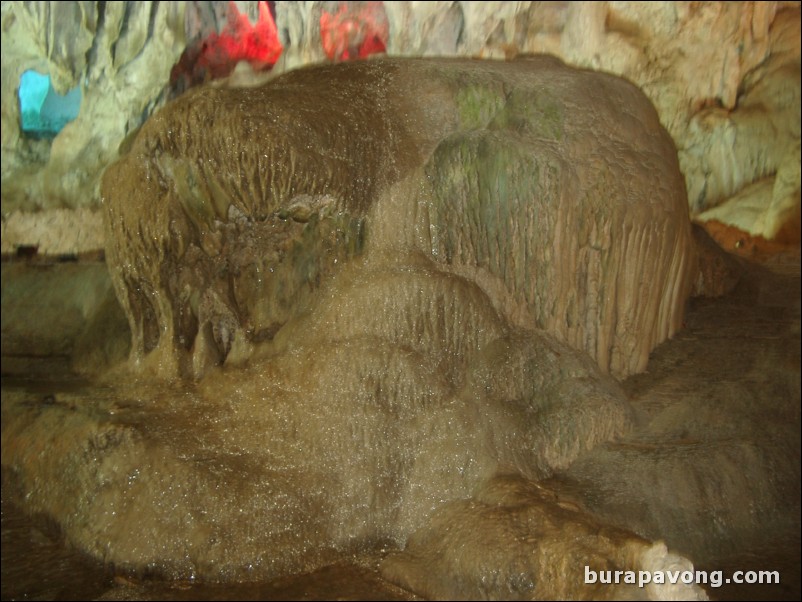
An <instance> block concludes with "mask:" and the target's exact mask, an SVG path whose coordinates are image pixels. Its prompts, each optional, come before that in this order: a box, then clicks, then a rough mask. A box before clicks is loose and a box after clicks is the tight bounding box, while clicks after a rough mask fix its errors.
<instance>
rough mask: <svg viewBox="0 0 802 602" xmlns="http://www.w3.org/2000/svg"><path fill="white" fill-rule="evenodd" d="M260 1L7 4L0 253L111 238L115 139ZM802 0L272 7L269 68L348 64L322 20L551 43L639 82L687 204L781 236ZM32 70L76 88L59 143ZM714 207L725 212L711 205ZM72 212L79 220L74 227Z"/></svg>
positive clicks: (551, 48)
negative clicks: (42, 115)
mask: <svg viewBox="0 0 802 602" xmlns="http://www.w3.org/2000/svg"><path fill="white" fill-rule="evenodd" d="M265 6H266V5H264V4H263V5H262V7H261V8H260V6H259V3H257V2H236V3H224V2H186V3H185V2H161V3H158V4H154V3H146V2H122V3H118V2H114V3H95V2H70V3H60V2H37V3H24V2H4V3H3V5H2V26H3V57H2V90H0V93H1V94H2V101H3V102H2V107H3V109H2V149H3V163H2V191H3V192H2V213H3V222H2V251H3V252H4V253H10V252H13V251H14V249H15V248H16V247H17V246H19V245H38V247H39V251H40V252H41V253H48V254H53V253H65V252H68V253H73V252H83V251H89V250H95V249H97V248H99V247H102V246H103V245H104V243H103V239H104V233H103V228H102V220H101V219H100V217H99V214H98V211H97V210H98V208H99V205H100V203H101V199H100V194H99V180H100V176H101V174H102V172H103V170H104V169H105V167H106V166H107V165H109V164H110V163H111V162H112V161H113V160H114V159H116V157H117V154H118V147H119V145H120V143H121V142H122V141H123V140H124V139H125V138H126V137H127V136H128V135H129V134H131V133H132V132H134V131H135V130H136V129H137V128H138V127H139V126H140V125H141V124H142V123H143V121H144V120H145V119H146V118H147V117H148V116H149V115H150V114H152V113H153V111H154V110H155V109H156V108H157V107H158V106H160V105H161V104H163V103H164V102H165V100H166V99H167V98H169V97H170V96H171V95H173V94H175V92H176V82H175V76H174V75H175V74H174V73H173V74H172V76H171V71H173V70H174V66H176V65H177V64H178V63H180V61H181V60H182V58H185V57H186V56H187V53H186V51H187V49H188V48H195V47H197V44H199V43H200V42H201V41H203V40H208V39H209V37H208V36H210V35H218V34H219V35H218V37H217V38H216V39H218V40H219V39H220V38H221V37H223V36H225V35H226V31H229V32H231V31H241V30H240V29H236V28H233V29H232V27H233V26H232V23H235V24H238V25H237V26H238V27H242V21H241V20H238V19H240V18H241V17H247V19H248V20H249V22H250V23H262V22H263V21H260V18H261V16H262V15H263V14H264V12H265ZM799 6H800V4H799V2H741V3H729V2H588V3H583V2H579V3H575V2H571V3H566V2H481V3H477V2H425V3H422V2H388V3H384V4H382V3H375V2H374V3H357V2H352V3H345V4H344V5H341V3H327V2H276V3H274V5H273V6H272V8H273V13H274V14H275V23H276V27H275V28H274V29H275V30H276V35H277V36H278V38H279V39H280V42H281V45H282V47H283V50H282V52H281V55H280V57H279V58H278V61H277V62H276V63H275V65H274V66H273V68H272V71H271V72H270V73H272V74H278V73H281V72H283V71H286V70H289V69H293V68H296V67H299V66H302V65H305V64H310V63H317V62H322V61H327V60H344V59H345V58H350V55H349V54H348V44H354V45H359V44H362V46H361V47H360V48H361V49H364V48H366V41H365V40H364V39H361V38H359V39H356V40H343V39H341V38H342V36H340V38H338V37H337V35H338V34H337V32H338V31H340V30H337V29H336V28H334V29H332V28H331V27H327V26H325V27H324V24H325V23H326V21H325V20H324V16H326V15H328V17H329V20H328V22H327V23H329V25H331V24H332V23H333V24H334V25H341V26H342V27H343V28H345V27H346V26H348V27H351V26H354V24H356V26H355V27H356V33H355V34H349V35H356V36H357V37H358V36H363V37H367V36H375V37H376V38H377V39H378V38H380V37H382V36H384V35H386V41H385V42H386V52H387V54H388V55H391V56H435V55H437V56H470V57H478V58H484V59H499V60H503V59H509V58H512V57H515V56H520V55H522V54H530V53H550V54H554V55H556V56H558V57H560V58H562V59H563V60H565V61H566V62H567V63H569V64H573V65H577V66H582V67H590V68H593V69H599V70H603V71H608V72H612V73H615V74H620V75H622V76H624V77H626V78H628V79H630V80H631V81H632V82H634V83H635V84H636V85H638V86H639V87H640V88H641V89H642V90H643V91H644V92H645V93H646V95H647V96H648V97H649V98H650V100H651V101H652V102H653V103H654V104H655V106H656V108H657V110H658V113H659V115H660V119H661V122H662V123H663V125H664V126H665V127H666V129H667V130H668V131H669V133H670V134H671V136H672V137H673V139H674V141H675V143H676V145H677V148H678V153H679V160H680V166H681V169H682V171H683V173H684V175H685V178H686V185H687V189H688V193H689V206H690V208H691V212H692V214H694V215H701V216H702V217H701V219H720V220H723V221H725V222H727V223H732V224H735V225H737V226H738V227H739V228H741V229H745V230H747V231H749V232H751V233H752V234H755V235H758V234H759V235H763V236H766V237H767V238H771V237H773V236H776V235H778V233H784V232H787V231H788V228H787V224H788V222H789V221H791V222H792V223H794V222H795V221H798V220H796V219H795V218H796V217H797V216H798V212H799V194H800V193H799V179H800V176H799V139H800V128H799V114H800V100H799V98H800V94H799V89H800V83H799V71H800V68H799V56H800V50H799V38H800V35H799V31H800V28H799V14H800V11H799ZM226 27H228V28H229V29H228V30H227V29H226ZM332 27H333V26H332ZM352 29H353V28H352ZM265 35H267V34H265ZM381 45H382V44H380V43H378V42H377V43H376V44H374V46H373V50H376V49H378V48H380V47H381ZM367 52H368V50H366V51H365V53H367ZM355 54H356V53H355V52H351V55H355ZM236 58H237V57H236V56H234V59H236ZM232 60H233V59H232ZM271 60H275V59H271ZM251 64H252V67H253V68H256V69H263V68H265V67H268V66H269V65H268V64H265V63H259V64H257V63H256V62H254V61H251ZM229 67H231V66H229ZM27 69H36V70H38V71H40V72H43V73H49V74H50V76H51V78H52V81H53V86H54V88H55V89H56V90H58V91H59V92H65V91H67V90H68V89H70V88H72V87H75V86H80V88H81V90H82V92H83V101H82V105H81V111H80V114H79V116H78V118H77V119H76V120H75V121H73V122H71V123H69V124H68V125H67V126H66V127H65V128H64V129H63V130H62V131H61V133H59V134H58V135H57V136H56V137H55V138H54V139H53V140H52V141H49V140H35V139H31V138H28V137H26V136H22V135H21V134H20V128H19V106H18V101H17V97H16V93H17V88H18V86H19V78H20V75H21V74H22V73H23V72H24V71H25V70H27ZM209 71H214V70H213V69H210V70H209ZM244 71H245V72H247V71H249V69H244ZM214 72H215V73H218V72H219V73H223V72H226V71H225V70H217V71H214ZM239 73H240V72H239V71H237V72H236V73H235V76H236V75H238V74H239ZM171 80H172V82H171ZM766 101H768V102H766ZM730 200H732V202H729V203H728V201H730ZM719 206H722V207H725V206H728V208H727V209H723V208H722V209H718V212H717V213H712V214H710V213H704V212H706V211H709V210H711V209H714V208H717V207H719ZM63 209H68V210H69V211H68V212H64V211H63ZM59 210H62V211H59ZM76 216H77V217H76ZM76 219H77V220H78V221H80V222H81V223H82V224H83V225H84V227H83V229H82V232H81V233H80V235H76V230H75V228H74V223H75V221H76ZM791 230H793V228H791ZM797 230H798V228H797ZM796 236H797V238H798V234H797V235H796ZM793 237H794V235H793V232H792V234H791V238H792V239H793Z"/></svg>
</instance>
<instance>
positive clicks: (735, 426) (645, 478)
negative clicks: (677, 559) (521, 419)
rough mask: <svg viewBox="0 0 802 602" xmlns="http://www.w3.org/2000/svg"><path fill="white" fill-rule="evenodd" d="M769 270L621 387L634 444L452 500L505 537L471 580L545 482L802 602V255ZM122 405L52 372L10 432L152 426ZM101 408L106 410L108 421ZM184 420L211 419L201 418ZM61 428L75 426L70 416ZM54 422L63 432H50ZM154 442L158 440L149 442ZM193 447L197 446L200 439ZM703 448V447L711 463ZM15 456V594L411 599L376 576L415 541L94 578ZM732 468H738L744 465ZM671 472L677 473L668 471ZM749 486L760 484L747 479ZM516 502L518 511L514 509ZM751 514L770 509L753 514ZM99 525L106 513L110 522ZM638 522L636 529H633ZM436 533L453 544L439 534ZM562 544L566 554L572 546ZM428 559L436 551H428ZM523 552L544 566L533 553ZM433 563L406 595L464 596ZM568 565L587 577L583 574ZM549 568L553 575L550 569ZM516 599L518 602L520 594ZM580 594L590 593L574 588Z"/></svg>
mask: <svg viewBox="0 0 802 602" xmlns="http://www.w3.org/2000/svg"><path fill="white" fill-rule="evenodd" d="M772 270H773V271H769V270H766V269H764V268H762V267H761V268H759V269H755V268H750V269H747V271H746V273H745V275H743V279H742V281H741V283H740V284H739V286H738V287H737V288H736V289H735V290H734V291H732V292H731V293H729V294H728V295H726V296H724V297H721V298H704V299H696V300H694V301H693V302H692V303H691V304H690V306H689V310H688V313H687V326H686V328H685V329H684V330H683V331H682V332H681V333H680V334H679V335H678V336H677V337H675V339H673V340H671V341H668V342H666V343H664V344H663V345H661V346H660V347H659V348H658V349H657V350H656V351H655V352H654V354H653V356H652V358H651V362H650V365H649V370H648V371H647V372H645V373H642V374H640V375H637V376H635V377H632V378H630V379H627V380H626V381H624V382H623V388H624V390H625V391H626V392H627V396H628V398H629V399H630V401H631V403H632V406H633V407H634V409H635V412H636V416H637V420H636V424H635V426H634V427H633V428H632V430H631V431H630V432H629V434H628V435H626V436H625V437H622V438H619V439H618V441H616V442H615V443H611V444H609V445H602V446H597V447H595V448H594V449H593V450H591V451H589V452H588V453H586V454H584V455H583V456H582V457H580V458H579V459H578V460H577V461H576V462H574V463H573V465H572V466H571V467H569V468H567V469H566V470H558V471H557V472H556V473H555V474H554V475H553V476H552V477H551V478H550V479H548V480H546V481H541V485H540V486H539V487H535V485H534V482H533V481H531V480H528V481H520V477H516V478H515V479H513V481H514V482H521V484H520V485H515V484H514V482H513V485H514V486H512V487H510V486H507V487H506V489H510V488H511V489H512V490H513V492H514V491H516V490H517V491H518V493H517V494H515V495H512V497H510V496H507V498H506V501H505V499H502V498H499V499H495V498H494V499H493V500H490V499H489V498H487V492H486V493H485V494H484V498H483V499H482V500H479V499H478V498H476V499H475V498H474V494H477V495H479V494H480V491H479V490H477V491H476V492H471V493H468V494H466V498H465V499H463V500H461V501H460V500H456V501H455V502H454V504H456V505H463V506H465V505H468V507H470V506H471V505H472V504H473V505H474V507H482V506H484V507H485V508H486V509H485V515H486V516H487V517H488V519H487V520H485V521H484V522H479V523H478V526H479V527H481V528H483V529H485V530H486V531H485V532H486V533H489V534H491V535H493V537H494V538H495V539H494V541H496V542H497V545H496V546H495V547H493V548H492V549H493V550H494V553H493V554H490V553H489V552H487V550H486V549H485V548H484V547H482V550H481V551H480V552H476V553H473V554H471V555H470V556H464V557H463V561H462V562H463V564H462V566H463V568H465V567H472V571H473V572H471V571H468V572H466V573H465V578H466V579H471V578H473V577H475V576H476V575H477V574H481V573H482V571H493V570H494V568H493V567H495V566H497V563H498V562H499V559H503V561H504V562H505V563H506V562H507V561H508V560H509V559H511V558H517V557H518V556H516V554H520V550H521V549H523V548H521V547H520V545H521V544H520V543H519V542H518V541H517V540H515V541H512V540H511V541H510V545H509V547H507V546H505V545H504V544H503V542H504V535H505V533H506V531H504V530H496V527H494V525H498V524H499V521H514V520H520V518H518V519H516V517H521V516H526V514H527V513H528V512H533V513H536V512H537V508H538V506H537V505H534V506H533V507H532V508H529V506H530V505H529V504H527V503H522V494H521V492H520V491H523V492H526V491H528V490H529V489H531V488H533V487H534V491H541V492H544V493H543V495H546V500H547V502H549V503H552V504H554V505H555V506H554V507H555V510H554V511H556V512H558V513H562V514H563V515H566V514H567V515H573V516H577V515H578V516H579V517H580V518H579V520H580V521H585V522H587V521H595V522H596V523H598V524H601V525H607V527H605V528H607V529H612V531H611V532H613V533H616V532H617V533H619V535H621V533H624V534H625V535H623V537H624V539H632V538H634V539H633V541H635V542H637V541H645V540H648V539H649V538H651V537H655V536H658V537H660V538H662V539H664V540H665V541H667V542H668V545H669V550H670V551H672V552H674V553H681V554H683V555H684V556H685V557H686V558H689V559H690V560H692V561H693V563H694V567H695V568H696V569H704V570H708V571H714V570H722V571H724V572H725V576H727V574H731V573H732V572H733V571H736V570H778V571H779V572H780V575H781V579H782V580H781V583H780V584H779V585H773V586H767V585H746V584H743V585H736V584H733V583H731V584H726V585H724V586H723V587H721V588H711V587H710V586H708V587H707V588H706V591H707V593H708V594H709V595H710V597H711V598H713V599H742V600H751V599H785V600H796V599H798V598H799V591H800V574H799V549H800V548H799V533H800V527H799V516H800V513H799V482H800V479H799V466H798V462H795V459H796V458H798V457H799V445H800V443H799V432H800V429H799V422H800V419H799V407H800V394H799V383H800V373H799V366H800V361H799V349H800V344H799V336H800V335H799V333H800V301H799V300H800V280H799V259H798V254H797V257H796V258H795V259H791V260H788V259H786V261H784V262H782V263H776V262H774V263H773V265H772ZM128 391H129V393H130V392H131V391H132V389H130V388H129V389H128ZM143 395H144V394H143ZM125 399H126V397H125V396H123V395H121V394H120V392H119V391H118V392H112V391H110V390H108V389H106V390H98V389H97V387H89V388H86V387H85V386H77V385H75V384H72V385H69V386H64V385H59V384H57V383H51V384H46V383H43V382H42V381H41V379H38V380H36V381H28V382H25V381H19V380H17V381H11V380H9V379H8V378H7V377H6V378H4V379H3V412H4V413H3V431H4V432H3V441H4V446H5V445H6V444H8V442H9V441H10V437H9V433H10V429H11V425H14V424H19V423H20V420H23V421H24V422H25V423H27V424H28V425H29V426H28V434H29V435H34V434H36V431H34V430H31V426H32V425H33V422H34V417H36V416H38V417H39V418H36V419H35V420H43V419H44V418H45V417H46V416H48V415H50V416H54V415H56V414H57V415H58V416H61V417H63V416H64V415H65V414H67V413H71V414H76V413H83V414H87V413H89V414H92V415H94V416H96V417H97V416H107V415H108V414H110V413H115V415H117V416H118V417H119V420H120V422H121V423H129V424H132V425H135V424H139V425H140V428H141V425H143V424H145V420H146V419H145V416H146V414H145V413H144V410H143V408H141V407H140V408H139V409H137V405H136V403H135V401H134V400H133V398H132V396H131V395H129V396H128V397H127V401H125ZM112 400H114V401H112ZM92 408H95V409H94V410H92ZM100 409H103V412H102V413H100V412H98V410H100ZM54 413H55V414H54ZM163 417H164V415H162V417H160V418H159V419H157V420H154V421H153V422H152V423H148V424H150V425H151V426H148V427H147V428H148V429H149V430H150V429H155V427H154V426H153V425H161V428H163V433H164V435H163V436H164V437H165V438H170V439H171V441H172V443H171V445H172V446H173V448H174V449H175V450H177V451H176V452H174V453H175V454H176V455H183V456H185V457H186V454H187V451H189V450H190V449H191V446H192V444H191V443H190V442H189V441H188V440H185V439H184V438H183V436H182V435H180V434H179V435H178V436H176V433H179V431H178V430H176V429H175V428H174V426H175V424H169V423H165V422H164V419H163ZM86 420H87V419H86V418H84V419H83V421H84V422H85V421H86ZM174 420H177V418H174ZM185 420H194V421H195V422H196V423H198V422H201V423H203V424H208V421H203V420H200V419H199V417H198V416H197V415H196V416H193V417H191V418H190V417H187V418H186V419H185ZM54 424H63V418H60V419H59V420H56V421H55V423H54ZM52 428H58V427H48V428H47V429H45V430H50V429H52ZM213 430H214V429H213V428H210V429H207V431H206V433H207V435H205V436H203V437H201V439H202V440H203V441H205V442H206V443H204V446H205V447H207V451H206V452H204V454H203V455H202V456H198V457H197V461H198V462H201V463H204V464H206V465H213V464H215V461H214V460H213V456H212V454H211V452H210V451H209V447H211V445H212V438H211V437H210V436H208V433H209V432H210V431H213ZM171 433H172V436H171V435H170V434H171ZM156 435H157V434H156V432H154V433H153V435H152V437H156ZM38 436H41V432H40V433H39V435H38ZM35 440H36V437H34V438H33V439H30V441H31V443H33V442H35ZM16 445H19V440H18V441H17V444H16ZM40 445H41V444H40ZM195 445H198V436H197V435H196V438H195ZM33 449H36V448H31V450H33ZM40 449H41V448H40ZM739 449H742V450H743V449H747V450H751V453H750V454H749V458H751V461H750V462H746V463H743V464H741V463H740V456H737V454H736V455H735V456H732V454H730V452H731V451H733V450H734V451H737V450H739ZM181 450H183V451H181ZM700 450H701V451H703V452H704V453H703V454H702V455H701V456H700V454H699V453H698V452H699V451H700ZM716 450H719V451H718V452H717V451H716ZM702 456H704V457H702ZM15 457H19V456H18V455H16V454H14V455H11V454H9V448H7V447H4V449H3V464H4V487H3V545H4V549H3V580H2V585H3V598H4V599H9V598H12V597H17V598H18V597H22V596H23V595H24V596H28V597H31V596H33V595H34V593H35V592H42V591H47V592H50V593H48V594H47V596H48V597H56V596H57V594H55V593H54V592H58V591H62V592H63V593H62V594H60V597H61V598H62V599H65V598H70V597H75V596H79V595H80V596H81V597H96V596H99V595H100V593H99V592H101V591H103V592H105V593H104V594H103V595H102V597H103V598H104V599H173V600H179V599H190V598H192V599H221V598H224V599H234V598H237V599H264V598H268V599H270V597H271V596H273V597H274V599H279V598H287V599H310V598H323V597H333V596H347V597H351V598H353V599H404V598H406V599H409V598H411V597H412V595H411V594H408V593H404V592H403V591H402V590H397V589H393V586H392V585H390V584H388V583H387V582H386V581H384V580H382V578H381V577H380V576H379V572H378V570H379V566H380V562H381V561H382V559H383V558H385V557H386V556H387V554H388V553H389V552H395V553H398V552H401V551H402V550H404V548H405V547H406V542H400V543H397V544H395V543H392V542H385V543H383V544H381V543H378V544H376V547H373V548H370V547H369V550H370V551H369V552H367V553H366V554H362V555H357V556H352V555H350V554H347V553H343V554H339V555H338V556H337V559H336V560H337V562H334V560H332V561H331V562H332V563H331V564H328V565H327V568H326V569H322V570H319V571H313V572H306V573H304V572H299V573H296V574H295V575H294V576H292V577H286V578H281V579H277V580H274V581H268V582H264V581H263V582H259V583H251V584H244V583H239V584H236V583H234V584H226V585H214V584H204V583H199V582H195V583H191V582H189V581H163V580H161V579H154V577H150V578H147V577H143V576H142V575H138V574H136V573H133V574H132V573H129V572H126V571H123V570H121V568H120V567H118V568H117V574H118V576H119V577H118V578H117V580H116V582H114V583H112V578H113V574H109V572H107V570H104V569H103V568H102V567H97V568H96V569H94V572H93V570H90V568H89V567H90V564H86V560H83V561H81V562H83V563H84V564H80V565H78V568H76V565H75V564H73V563H74V562H75V558H76V557H75V556H73V555H71V554H72V553H70V552H65V551H64V550H63V548H62V547H61V546H62V545H63V544H60V543H59V542H63V539H62V538H63V537H64V534H63V531H59V530H58V529H55V530H54V529H53V526H52V523H47V522H45V523H44V526H43V524H42V523H41V522H38V521H37V522H34V523H32V522H31V520H30V518H27V517H25V516H23V513H22V511H21V510H19V508H18V507H17V506H15V505H14V502H15V500H16V502H17V503H19V498H17V497H16V495H17V494H18V493H20V491H21V489H20V485H21V483H20V482H19V481H18V480H16V478H11V477H12V475H10V474H9V468H10V463H9V460H10V459H11V458H15ZM160 457H161V458H163V455H162V456H160ZM733 461H734V462H736V463H737V464H738V465H737V469H736V470H735V472H733ZM218 466H219V468H218V470H219V469H222V467H223V464H222V463H218ZM240 466H242V465H240ZM667 466H672V467H673V470H670V471H667V470H666V467H667ZM507 474H509V473H507ZM628 475H635V476H636V477H637V478H634V476H633V478H629V477H628ZM722 475H723V476H725V477H727V479H728V480H729V478H730V477H732V476H734V477H735V478H734V480H732V481H731V482H724V481H722V478H721V477H722ZM743 479H746V480H747V485H746V486H743ZM488 483H492V481H489V482H488ZM619 487H620V488H619ZM498 488H499V486H498V484H496V485H486V486H485V489H488V490H489V491H493V490H494V489H495V490H498ZM612 490H615V492H613V491H612ZM526 495H528V494H525V495H523V498H525V497H526ZM496 497H497V498H498V496H496ZM680 498H681V499H680ZM472 500H473V501H472ZM513 501H514V502H516V503H515V504H512V506H514V507H513V508H512V509H511V508H510V507H511V502H513ZM439 508H440V511H439V512H440V516H441V517H442V516H448V513H449V512H451V511H450V510H448V508H449V506H448V505H446V506H439ZM505 508H507V509H506V510H505ZM750 508H754V509H756V510H757V513H756V514H752V513H751V511H750V510H749V509H750ZM705 509H710V512H706V511H705ZM89 520H90V522H99V521H103V520H106V519H105V517H104V515H103V514H102V513H101V514H97V515H95V516H93V517H90V518H89ZM441 521H442V519H441ZM558 522H559V521H558ZM445 524H446V525H447V524H448V521H447V520H446V521H445ZM459 524H462V523H459ZM47 525H50V527H49V528H47ZM615 525H618V526H617V527H616V526H615ZM629 525H636V528H635V530H634V533H633V531H631V530H630V529H631V527H629ZM424 527H425V524H424V523H421V526H420V527H419V528H420V530H421V533H420V535H418V536H416V537H417V540H418V541H420V539H421V538H423V537H426V536H427V535H426V533H427V532H426V529H425V528H424ZM488 529H489V531H488ZM616 529H622V531H616ZM469 531H470V530H469ZM524 531H526V529H524ZM454 532H455V533H459V532H460V528H459V526H458V524H455V525H454ZM626 534H628V535H626ZM530 535H531V534H530ZM434 540H435V542H436V543H438V545H442V544H440V541H439V540H438V539H437V538H435V539H434ZM538 542H540V543H538ZM556 542H557V543H558V544H560V545H565V542H564V541H563V540H561V539H560V538H557V539H556ZM560 542H562V543H560ZM529 545H530V546H531V545H535V546H536V545H544V544H543V540H542V538H541V539H537V538H536V539H535V540H534V542H532V543H530V544H529ZM630 545H631V544H630ZM480 547H481V546H480ZM613 548H615V546H613ZM429 549H430V550H431V551H434V548H429ZM533 549H535V548H533ZM505 550H506V551H505ZM577 550H578V549H577ZM577 550H575V553H576V551H577ZM530 551H531V550H530ZM419 552H422V553H424V554H425V553H428V552H426V548H424V549H423V550H419ZM486 552H487V553H486ZM409 553H415V548H414V547H413V548H410V550H409ZM615 553H616V554H617V553H619V552H615ZM65 558H67V560H65ZM526 559H527V563H529V562H531V556H530V555H528V554H527V555H526ZM65 566H66V567H67V568H65ZM504 566H505V567H506V566H510V565H509V564H504ZM81 567H83V568H81ZM427 568H428V569H430V570H427V572H426V581H420V580H417V581H416V580H415V579H413V578H411V577H414V575H415V573H414V572H411V571H407V572H406V573H404V574H405V575H406V577H405V583H406V587H411V588H413V589H416V590H417V591H419V592H421V593H422V592H424V591H432V590H430V589H429V590H427V589H426V587H427V586H426V583H427V582H428V583H431V582H435V583H439V584H440V585H439V587H441V588H443V587H445V588H453V587H454V585H453V581H450V579H452V578H453V575H454V574H453V573H452V572H450V571H449V572H438V571H434V570H433V569H432V567H427ZM568 568H569V569H571V570H574V571H579V572H581V571H582V567H568ZM549 570H556V569H555V568H554V567H553V566H552V567H551V568H550V569H549ZM112 573H113V571H112ZM93 575H94V576H93ZM564 576H565V578H566V579H568V578H570V582H569V583H567V584H566V583H563V585H565V586H566V587H574V586H575V585H576V584H575V580H574V579H573V577H571V575H570V574H569V573H565V574H564ZM578 578H581V575H580V576H579V577H578ZM515 583H519V582H513V584H515ZM520 583H523V582H520ZM499 585H500V586H504V583H503V582H499ZM449 591H454V590H453V589H452V590H449ZM504 591H505V592H507V594H509V590H506V589H505V590H504ZM595 591H596V594H593V593H592V592H591V591H590V590H588V591H586V592H585V594H587V596H588V597H591V596H595V597H603V596H604V595H605V592H604V591H601V590H595ZM276 592H279V593H276ZM316 592H317V593H316ZM580 595H584V594H582V592H577V596H580Z"/></svg>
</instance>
